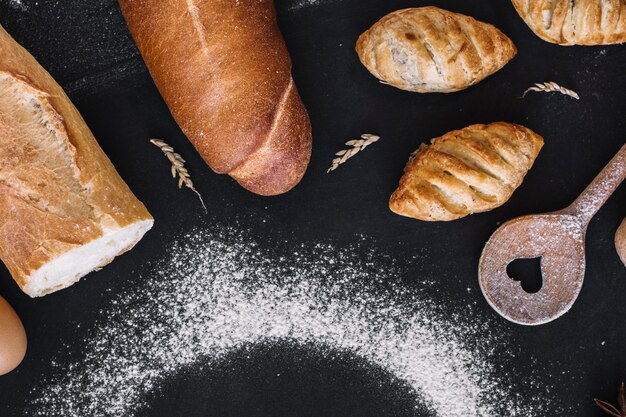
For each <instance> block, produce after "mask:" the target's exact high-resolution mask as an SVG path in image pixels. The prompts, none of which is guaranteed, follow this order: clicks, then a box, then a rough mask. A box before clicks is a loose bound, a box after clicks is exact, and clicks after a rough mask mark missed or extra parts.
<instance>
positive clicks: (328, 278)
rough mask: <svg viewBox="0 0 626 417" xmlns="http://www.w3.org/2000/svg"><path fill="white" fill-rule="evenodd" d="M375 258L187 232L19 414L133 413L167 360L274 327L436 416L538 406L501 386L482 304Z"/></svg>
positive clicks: (203, 358) (191, 356)
mask: <svg viewBox="0 0 626 417" xmlns="http://www.w3.org/2000/svg"><path fill="white" fill-rule="evenodd" d="M371 258H372V260H371V261H359V260H357V259H356V258H355V257H354V256H353V255H351V252H350V250H349V249H343V250H342V249H338V248H335V247H333V246H330V245H318V246H316V247H314V248H304V247H298V248H294V253H293V255H292V256H289V257H280V256H278V255H276V254H274V253H268V252H267V251H265V250H262V249H260V248H259V247H258V246H257V245H256V244H254V243H253V242H250V241H249V240H247V239H245V238H242V237H241V236H237V235H235V234H234V233H231V232H220V233H218V234H210V233H208V232H197V233H194V234H191V235H188V236H185V237H184V238H183V239H181V241H180V242H178V243H175V244H174V245H173V246H172V248H171V252H170V255H168V257H166V259H165V260H163V261H161V263H160V264H159V265H156V266H155V265H153V266H152V267H151V268H146V270H154V272H153V273H151V272H147V273H146V274H145V276H144V277H143V279H142V280H141V281H142V284H141V286H142V288H141V289H137V290H134V291H131V292H130V293H127V294H126V295H122V296H120V297H118V298H116V299H115V301H113V302H112V305H111V306H110V307H109V308H107V309H106V310H105V311H102V316H101V319H100V320H99V321H98V323H97V324H96V327H95V330H94V332H93V334H92V335H91V336H90V337H89V338H88V340H86V341H85V342H84V345H85V346H84V347H81V350H82V351H83V352H84V357H83V358H82V359H81V360H80V361H77V362H76V363H74V364H72V365H71V366H69V367H68V368H63V370H62V372H59V374H60V375H63V377H61V379H58V380H52V381H43V382H42V383H41V384H39V386H36V387H35V388H34V389H33V390H32V395H33V397H34V398H35V399H34V400H33V402H32V404H31V407H30V408H31V409H30V410H29V411H28V413H27V414H28V415H38V416H51V415H55V416H56V415H62V416H81V417H82V416H101V415H116V416H121V415H124V416H127V415H133V414H134V413H135V412H136V411H137V409H138V408H140V407H141V406H145V405H146V404H145V398H146V394H148V393H150V392H154V391H155V390H157V389H163V388H164V389H165V392H167V385H166V384H164V383H166V382H167V378H168V375H172V374H174V373H175V372H176V371H177V370H181V369H184V368H185V367H187V366H190V365H193V364H200V363H201V364H202V366H204V367H210V366H211V364H213V363H217V361H219V360H224V358H225V356H226V355H227V354H228V353H231V352H233V351H235V350H238V349H242V348H245V347H247V346H253V345H255V344H259V343H272V341H277V340H280V341H289V342H294V343H298V344H300V343H301V344H306V345H307V346H313V349H319V350H320V352H322V354H324V352H328V354H332V351H333V350H334V351H335V352H336V350H341V351H348V352H351V353H353V354H355V355H358V356H359V357H361V358H363V359H365V360H366V361H368V362H369V363H371V364H373V365H377V366H380V367H382V368H384V369H385V370H386V371H388V372H390V373H391V374H392V375H394V376H396V377H397V378H399V379H401V380H402V381H405V382H406V383H407V386H408V387H410V388H412V390H414V392H415V401H416V405H417V404H418V403H420V404H425V405H426V406H428V408H429V409H431V410H434V411H435V412H436V414H437V416H441V417H500V416H504V415H506V416H507V417H513V416H524V417H533V416H538V415H545V414H544V412H545V409H543V408H541V407H535V406H533V405H532V404H531V403H529V402H524V401H520V399H519V398H518V396H517V395H515V393H512V392H510V387H509V386H508V383H507V382H506V381H504V380H503V379H502V378H503V375H502V370H501V369H500V371H499V376H498V377H495V375H494V374H495V372H496V371H494V370H493V368H494V366H493V364H492V363H491V362H490V360H489V357H490V355H494V346H496V345H498V344H499V345H500V346H502V344H503V343H505V341H504V340H501V337H502V336H503V335H501V334H492V333H491V331H490V330H488V329H486V327H488V326H487V325H486V321H485V320H484V319H482V318H480V317H478V316H470V317H468V316H466V315H454V314H451V313H449V312H446V314H445V315H444V314H443V313H442V309H440V308H437V307H436V306H435V305H434V304H433V303H432V302H430V301H428V300H425V299H424V298H423V296H421V295H420V294H415V293H413V292H409V291H407V290H403V289H401V287H400V286H398V285H395V284H392V283H391V280H392V279H393V276H394V275H395V271H393V270H392V268H390V267H389V263H385V264H384V265H383V264H382V263H380V262H378V261H376V254H373V255H372V256H371ZM470 323H473V324H470ZM504 336H505V335H504ZM508 377H510V375H509V376H508ZM526 383H530V384H532V382H531V381H526Z"/></svg>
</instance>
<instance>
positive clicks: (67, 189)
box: [0, 27, 153, 297]
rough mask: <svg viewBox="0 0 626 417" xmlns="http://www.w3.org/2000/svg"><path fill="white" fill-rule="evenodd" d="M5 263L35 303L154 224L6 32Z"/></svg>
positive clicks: (0, 39)
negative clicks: (35, 299) (37, 297)
mask: <svg viewBox="0 0 626 417" xmlns="http://www.w3.org/2000/svg"><path fill="white" fill-rule="evenodd" d="M0 136H1V137H2V140H0V258H1V259H2V261H3V262H4V263H5V265H6V266H7V268H8V269H9V271H10V272H11V275H12V276H13V278H14V279H15V281H17V283H18V284H19V286H20V287H21V288H22V290H23V291H24V292H26V293H27V294H28V295H30V296H31V297H36V296H41V295H45V294H48V293H50V292H53V291H57V290H59V289H62V288H65V287H67V286H69V285H72V284H73V283H75V282H76V281H78V280H79V279H80V278H81V277H82V276H84V275H85V274H87V273H89V272H91V271H92V270H94V269H96V268H99V267H101V266H104V265H106V264H107V263H109V262H110V261H111V260H112V259H113V258H114V257H115V256H117V255H119V254H121V253H123V252H125V251H127V250H129V249H130V248H132V247H133V246H134V245H135V244H136V243H137V242H138V241H139V240H140V239H141V237H142V236H143V235H144V233H145V232H146V231H148V230H149V229H150V228H151V227H152V223H153V219H152V217H151V216H150V214H149V213H148V211H147V210H146V208H145V207H144V206H143V204H141V202H140V201H139V200H137V198H136V197H135V196H134V195H133V193H132V192H131V191H130V190H129V189H128V186H127V185H126V184H125V183H124V181H123V180H122V179H121V178H120V177H119V175H118V174H117V172H116V171H115V168H114V167H113V165H111V162H110V161H109V160H108V158H107V157H106V155H105V154H104V152H103V151H102V150H101V149H100V147H99V146H98V143H97V142H96V140H95V138H94V137H93V135H92V134H91V132H90V131H89V128H88V127H87V125H86V124H85V122H84V121H83V119H82V117H81V116H80V114H79V113H78V111H77V110H76V108H75V107H74V106H73V105H72V103H71V102H70V100H69V98H68V97H67V96H66V95H65V93H64V92H63V90H62V89H61V87H60V86H59V85H58V84H57V83H56V82H55V81H54V80H53V79H52V77H51V76H50V74H48V73H47V72H46V71H45V70H44V69H43V68H42V67H41V66H40V65H39V64H38V63H37V61H36V60H35V58H33V57H32V56H31V55H30V54H29V53H28V52H27V51H26V50H25V49H24V48H22V47H21V46H20V45H18V44H17V43H16V42H15V41H14V40H13V39H12V38H11V37H10V36H9V34H8V33H6V31H5V30H4V29H3V28H2V27H0Z"/></svg>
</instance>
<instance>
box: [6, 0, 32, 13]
mask: <svg viewBox="0 0 626 417" xmlns="http://www.w3.org/2000/svg"><path fill="white" fill-rule="evenodd" d="M8 3H9V5H10V6H11V7H13V8H14V9H18V10H21V11H23V12H25V11H27V10H28V8H27V7H26V5H25V4H24V2H23V1H22V0H8Z"/></svg>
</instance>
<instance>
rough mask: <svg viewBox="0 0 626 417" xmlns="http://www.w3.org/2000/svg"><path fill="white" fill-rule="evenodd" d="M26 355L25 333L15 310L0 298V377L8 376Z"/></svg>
mask: <svg viewBox="0 0 626 417" xmlns="http://www.w3.org/2000/svg"><path fill="white" fill-rule="evenodd" d="M25 354H26V332H25V331H24V326H22V322H21V320H20V318H19V317H18V316H17V314H16V313H15V310H13V308H12V307H11V306H10V305H9V303H7V302H6V300H5V299H4V298H2V297H0V375H4V374H8V373H9V372H11V371H12V370H14V369H15V368H17V366H18V365H19V364H20V362H22V359H24V355H25Z"/></svg>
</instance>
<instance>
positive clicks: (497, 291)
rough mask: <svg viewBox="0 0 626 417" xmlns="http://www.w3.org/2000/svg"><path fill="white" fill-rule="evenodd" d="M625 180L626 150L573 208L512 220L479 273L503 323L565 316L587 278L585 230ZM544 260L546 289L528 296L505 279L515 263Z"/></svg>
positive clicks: (529, 322)
mask: <svg viewBox="0 0 626 417" xmlns="http://www.w3.org/2000/svg"><path fill="white" fill-rule="evenodd" d="M624 178H626V145H624V146H623V147H622V149H620V151H619V152H618V153H617V155H615V157H614V158H613V159H612V160H611V162H609V163H608V165H607V166H606V167H604V169H603V170H602V172H600V174H598V176H597V177H596V178H595V179H594V180H593V182H592V183H591V184H589V186H588V187H587V188H586V189H585V191H583V193H582V194H581V195H580V197H578V198H577V199H576V201H574V203H573V204H572V205H570V206H569V207H567V208H565V209H563V210H561V211H557V212H553V213H546V214H535V215H530V216H523V217H518V218H516V219H513V220H511V221H508V222H506V223H505V224H503V225H502V226H501V227H500V228H499V229H498V230H497V231H496V232H495V233H494V234H493V235H492V236H491V238H490V239H489V241H488V242H487V245H486V246H485V249H484V250H483V253H482V256H481V258H480V264H479V267H478V280H479V282H480V288H481V290H482V292H483V294H484V295H485V298H486V299H487V302H489V304H490V305H491V306H492V307H493V308H494V309H495V310H496V311H497V312H498V313H500V314H501V315H502V316H503V317H504V318H506V319H508V320H510V321H512V322H515V323H519V324H525V325H538V324H543V323H547V322H549V321H552V320H554V319H556V318H558V317H560V316H562V315H563V314H565V313H566V312H567V311H568V310H569V309H570V308H571V307H572V304H574V301H576V298H577V297H578V294H579V293H580V289H581V287H582V284H583V280H584V278H585V234H586V232H587V225H588V224H589V221H591V219H592V218H593V216H594V215H595V214H596V213H597V212H598V210H599V209H600V208H601V207H602V205H603V204H604V203H605V202H606V200H607V199H608V198H609V197H610V196H611V194H613V192H614V191H615V189H616V188H617V187H618V186H619V185H620V183H621V182H622V181H623V180H624ZM538 257H541V275H542V277H543V286H542V287H541V289H540V290H539V292H537V293H534V294H529V293H527V292H526V291H524V290H523V289H522V286H521V285H520V283H519V282H518V281H515V280H513V279H511V277H509V275H508V274H507V271H506V269H507V266H508V265H509V264H510V263H511V262H512V261H514V260H515V259H532V258H538Z"/></svg>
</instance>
